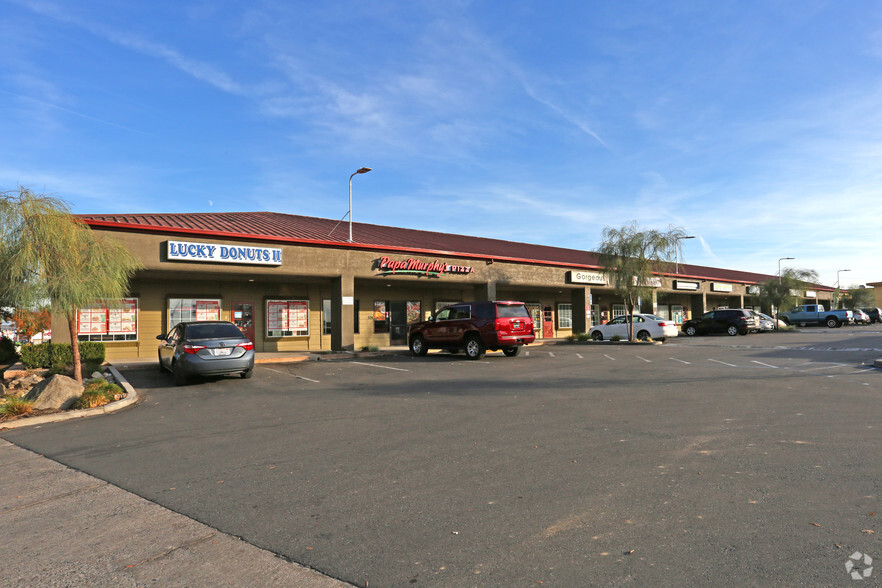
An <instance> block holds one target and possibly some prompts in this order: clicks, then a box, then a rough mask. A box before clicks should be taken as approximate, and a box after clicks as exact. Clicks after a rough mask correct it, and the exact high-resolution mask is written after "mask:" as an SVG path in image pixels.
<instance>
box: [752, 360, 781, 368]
mask: <svg viewBox="0 0 882 588" xmlns="http://www.w3.org/2000/svg"><path fill="white" fill-rule="evenodd" d="M753 363H758V364H760V365H764V366H766V367H770V368H773V369H778V366H776V365H770V364H768V363H763V362H761V361H757V360H755V359H754V360H753Z"/></svg>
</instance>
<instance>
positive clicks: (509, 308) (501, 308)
mask: <svg viewBox="0 0 882 588" xmlns="http://www.w3.org/2000/svg"><path fill="white" fill-rule="evenodd" d="M496 308H497V310H496V312H497V316H498V317H499V318H517V317H529V316H530V314H529V313H528V312H527V307H526V306H524V305H523V304H497V305H496Z"/></svg>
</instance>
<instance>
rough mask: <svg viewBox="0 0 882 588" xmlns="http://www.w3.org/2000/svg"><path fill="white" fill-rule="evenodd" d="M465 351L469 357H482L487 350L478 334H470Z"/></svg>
mask: <svg viewBox="0 0 882 588" xmlns="http://www.w3.org/2000/svg"><path fill="white" fill-rule="evenodd" d="M465 352H466V355H467V356H468V358H469V359H481V358H482V357H484V353H486V352H487V350H486V349H485V348H484V344H483V343H482V342H481V338H480V337H478V336H477V335H469V336H468V337H467V338H466V342H465Z"/></svg>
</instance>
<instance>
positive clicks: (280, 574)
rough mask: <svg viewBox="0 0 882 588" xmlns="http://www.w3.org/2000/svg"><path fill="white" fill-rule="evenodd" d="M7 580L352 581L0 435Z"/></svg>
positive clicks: (0, 519)
mask: <svg viewBox="0 0 882 588" xmlns="http://www.w3.org/2000/svg"><path fill="white" fill-rule="evenodd" d="M0 528H2V529H3V541H0V561H3V562H6V563H7V564H10V565H4V566H3V576H2V580H0V584H2V585H4V586H71V585H78V586H147V585H154V586H221V585H224V586H280V587H281V586H285V587H290V586H293V587H304V588H305V587H310V588H311V587H313V586H315V587H319V588H338V587H348V586H350V584H346V583H344V582H340V581H338V580H335V579H333V578H329V577H327V576H325V575H323V574H321V573H319V572H317V571H315V570H311V569H309V568H306V567H303V566H300V565H298V564H296V563H292V562H289V561H287V560H284V559H282V558H280V557H278V556H276V555H275V554H273V553H271V552H269V551H265V550H263V549H260V548H258V547H255V546H253V545H249V544H248V543H246V542H244V541H242V540H240V539H238V538H236V537H233V536H231V535H226V534H224V533H221V532H220V531H218V530H217V529H213V528H211V527H209V526H207V525H204V524H202V523H199V522H197V521H194V520H192V519H189V518H187V517H185V516H183V515H180V514H177V513H174V512H172V511H170V510H168V509H166V508H164V507H162V506H159V505H158V504H155V503H153V502H150V501H148V500H145V499H143V498H141V497H139V496H136V495H134V494H132V493H130V492H127V491H125V490H123V489H121V488H117V487H116V486H113V485H111V484H108V483H106V482H103V481H101V480H99V479H97V478H93V477H92V476H89V475H87V474H84V473H82V472H78V471H76V470H73V469H70V468H68V467H66V466H64V465H62V464H59V463H57V462H54V461H52V460H50V459H48V458H44V457H41V456H39V455H37V454H35V453H32V452H30V451H27V450H26V449H22V448H20V447H17V446H15V445H13V444H11V443H9V442H7V441H4V440H2V439H0Z"/></svg>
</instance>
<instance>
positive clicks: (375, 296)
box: [53, 212, 833, 360]
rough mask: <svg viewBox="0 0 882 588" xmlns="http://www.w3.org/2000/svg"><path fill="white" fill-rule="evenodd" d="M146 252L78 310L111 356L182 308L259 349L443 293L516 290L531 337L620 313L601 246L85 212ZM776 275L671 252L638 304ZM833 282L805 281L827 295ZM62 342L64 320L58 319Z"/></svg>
mask: <svg viewBox="0 0 882 588" xmlns="http://www.w3.org/2000/svg"><path fill="white" fill-rule="evenodd" d="M80 218H81V219H82V220H83V221H84V222H85V223H87V224H88V225H89V226H91V228H92V229H93V230H94V231H99V232H102V233H109V234H111V236H113V237H114V238H115V239H117V240H118V241H120V242H121V243H122V244H124V245H125V246H126V247H127V248H128V249H129V250H130V251H131V252H132V253H133V254H135V255H136V256H137V257H138V258H139V259H140V260H141V262H142V263H143V265H144V268H143V269H142V270H141V271H139V272H138V273H137V274H136V276H135V277H134V278H133V280H132V282H131V285H130V296H129V297H128V298H127V299H125V300H124V301H122V302H121V304H115V305H112V306H111V307H109V308H105V307H102V306H96V307H93V308H89V309H83V310H82V311H81V312H80V313H79V320H78V331H79V332H78V337H79V339H80V340H81V341H103V342H105V343H106V347H107V357H108V358H109V359H115V360H119V359H130V358H150V357H155V356H156V349H157V341H156V336H157V335H160V334H164V333H166V332H167V331H168V330H169V329H170V328H171V327H173V326H174V325H175V324H177V323H178V322H180V321H187V320H215V319H221V320H229V321H233V322H234V323H236V324H237V325H238V326H239V327H240V328H241V329H242V330H243V331H244V332H245V333H246V334H247V335H248V337H250V338H251V340H252V341H254V343H255V349H256V351H258V352H271V351H295V350H297V351H317V350H347V349H360V348H362V347H364V346H367V345H376V346H387V345H405V344H406V343H407V325H408V323H412V322H414V321H417V320H422V319H424V318H426V317H427V316H429V315H430V314H431V313H432V312H434V311H435V310H436V309H437V308H439V307H441V306H444V305H446V304H451V303H454V302H460V301H469V300H521V301H523V302H525V303H526V304H527V307H528V308H529V309H530V312H531V313H532V315H533V318H534V322H535V324H536V336H537V337H538V338H540V339H541V338H552V337H565V336H567V335H570V334H572V333H581V332H586V331H587V330H588V328H589V327H590V325H592V324H597V323H602V322H605V321H607V320H609V319H610V318H613V317H615V316H618V315H620V314H625V313H626V309H625V306H624V304H623V303H622V300H621V299H620V298H619V297H617V296H616V295H615V293H614V292H613V290H612V288H611V287H610V286H609V284H608V281H607V279H606V277H605V276H604V275H603V273H602V272H601V271H600V266H599V264H598V257H597V254H596V253H592V252H588V251H579V250H574V249H562V248H557V247H548V246H543V245H530V244H526V243H515V242H510V241H503V240H498V239H485V238H480V237H468V236H462V235H448V234H446V233H434V232H429V231H418V230H411V229H401V228H395V227H385V226H378V225H370V224H362V223H353V225H352V230H353V239H352V241H351V242H350V241H349V227H348V225H347V224H341V223H339V222H337V221H333V220H328V219H319V218H311V217H303V216H296V215H289V214H280V213H272V212H244V213H195V214H140V215H84V216H81V217H80ZM771 277H773V276H770V275H766V274H756V273H748V272H742V271H734V270H726V269H718V268H710V267H700V266H694V265H687V264H682V263H681V264H679V265H677V266H676V267H675V271H674V272H672V273H668V274H661V275H658V276H657V277H656V278H655V280H654V283H653V284H652V285H653V287H654V288H653V290H654V291H653V296H652V300H645V301H643V302H642V310H643V311H644V312H651V313H653V314H657V315H659V316H661V317H664V318H666V319H670V320H673V321H676V322H677V323H681V322H682V321H683V320H685V319H687V318H691V317H693V316H698V315H700V314H702V313H703V312H705V311H706V310H711V309H715V308H726V307H728V308H756V309H759V308H760V301H759V298H758V293H759V286H758V284H760V283H761V282H764V281H766V280H768V279H769V278H771ZM832 294H833V289H832V288H828V287H824V286H817V287H816V288H815V289H814V290H807V291H803V292H801V293H800V295H801V296H803V297H804V298H805V299H806V300H810V301H815V300H821V301H827V305H828V306H829V301H830V300H831V299H832ZM53 332H54V333H55V341H57V342H65V341H66V338H67V328H66V326H65V325H63V324H61V323H60V322H59V323H58V324H53Z"/></svg>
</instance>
